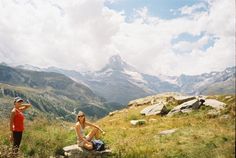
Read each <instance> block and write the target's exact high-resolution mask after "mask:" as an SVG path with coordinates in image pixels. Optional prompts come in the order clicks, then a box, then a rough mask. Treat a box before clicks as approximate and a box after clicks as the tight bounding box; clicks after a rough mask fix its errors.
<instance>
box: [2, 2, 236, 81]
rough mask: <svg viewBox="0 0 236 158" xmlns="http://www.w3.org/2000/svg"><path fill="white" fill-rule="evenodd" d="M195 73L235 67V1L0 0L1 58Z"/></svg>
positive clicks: (74, 67) (78, 66)
mask: <svg viewBox="0 0 236 158" xmlns="http://www.w3.org/2000/svg"><path fill="white" fill-rule="evenodd" d="M113 55H120V56H121V58H122V59H123V60H124V61H126V62H127V63H129V64H130V65H132V66H134V67H135V68H136V69H137V70H138V71H140V72H143V73H147V74H152V75H157V74H163V75H172V76H173V75H180V74H187V75H196V74H201V73H207V72H211V71H222V70H224V69H225V68H227V67H231V66H235V1H234V0H40V1H38V0H0V62H5V63H7V64H11V65H24V64H30V65H33V66H37V67H41V68H46V67H50V66H55V67H59V68H63V69H70V70H76V71H96V70H99V69H101V68H102V67H103V66H104V65H105V64H106V63H107V62H108V59H109V57H111V56H113Z"/></svg>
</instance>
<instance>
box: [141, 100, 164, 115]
mask: <svg viewBox="0 0 236 158" xmlns="http://www.w3.org/2000/svg"><path fill="white" fill-rule="evenodd" d="M165 112H167V108H166V106H165V105H164V104H163V103H158V104H155V105H151V106H148V107H146V108H144V109H143V110H142V111H141V112H140V114H142V115H146V116H149V115H157V114H163V113H165Z"/></svg>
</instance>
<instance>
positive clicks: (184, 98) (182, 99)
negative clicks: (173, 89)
mask: <svg viewBox="0 0 236 158" xmlns="http://www.w3.org/2000/svg"><path fill="white" fill-rule="evenodd" d="M174 99H175V100H176V101H177V103H178V104H182V103H184V102H187V101H190V100H193V99H196V97H195V96H174Z"/></svg>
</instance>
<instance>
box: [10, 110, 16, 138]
mask: <svg viewBox="0 0 236 158" xmlns="http://www.w3.org/2000/svg"><path fill="white" fill-rule="evenodd" d="M14 117H15V109H13V110H12V111H11V117H10V131H11V135H10V140H11V141H12V140H13V135H12V134H13V132H12V131H13V121H14Z"/></svg>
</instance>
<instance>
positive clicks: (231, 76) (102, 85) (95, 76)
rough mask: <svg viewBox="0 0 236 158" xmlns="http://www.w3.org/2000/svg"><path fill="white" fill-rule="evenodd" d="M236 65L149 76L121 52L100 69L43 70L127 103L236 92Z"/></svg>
mask: <svg viewBox="0 0 236 158" xmlns="http://www.w3.org/2000/svg"><path fill="white" fill-rule="evenodd" d="M235 70H236V67H230V68H226V69H225V70H224V71H222V72H211V73H203V74H201V75H180V76H164V75H158V76H153V75H148V74H145V73H141V72H139V71H138V70H136V69H135V68H134V67H133V66H131V65H129V64H127V63H126V62H125V61H123V60H122V59H121V57H120V56H119V55H115V56H112V57H110V59H109V62H108V63H107V64H106V65H105V66H104V68H102V69H101V70H99V71H96V72H88V73H81V72H77V71H74V70H71V71H70V70H63V69H59V68H55V67H54V68H52V67H51V68H48V69H42V71H48V72H58V73H62V74H64V75H66V76H68V77H70V78H72V79H73V80H75V81H77V82H79V83H83V84H84V85H86V86H88V87H89V88H90V89H91V90H92V91H94V92H95V93H96V94H98V95H99V96H102V97H104V98H105V99H107V100H108V101H111V102H118V103H121V104H127V103H128V102H129V101H130V100H133V99H136V98H141V97H145V96H148V95H152V94H156V93H162V92H181V93H184V94H189V95H193V94H194V95H199V94H211V95H213V94H227V93H230V94H232V93H235Z"/></svg>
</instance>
